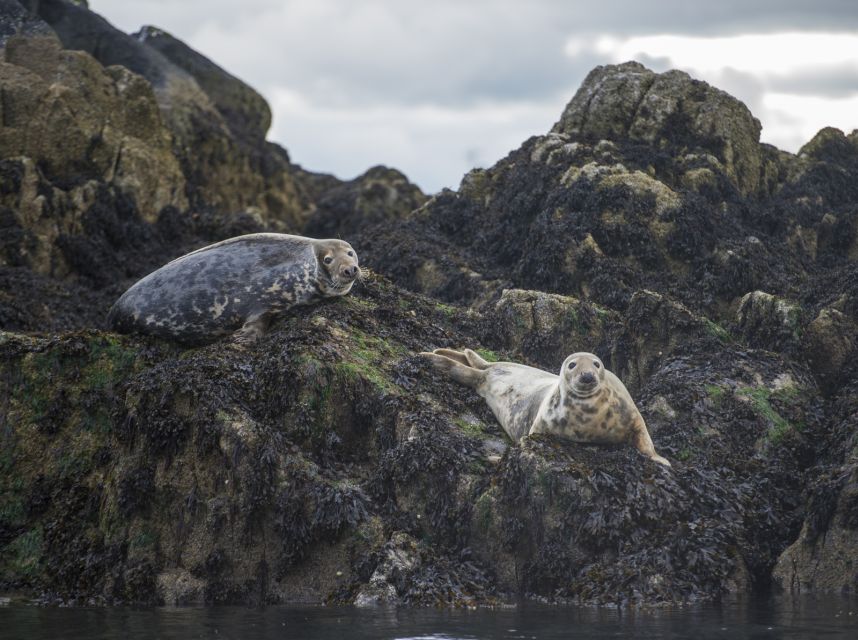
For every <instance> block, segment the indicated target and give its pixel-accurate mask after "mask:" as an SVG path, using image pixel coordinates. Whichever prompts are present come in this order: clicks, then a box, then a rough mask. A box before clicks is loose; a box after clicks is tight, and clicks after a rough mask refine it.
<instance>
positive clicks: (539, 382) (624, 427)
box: [421, 349, 670, 467]
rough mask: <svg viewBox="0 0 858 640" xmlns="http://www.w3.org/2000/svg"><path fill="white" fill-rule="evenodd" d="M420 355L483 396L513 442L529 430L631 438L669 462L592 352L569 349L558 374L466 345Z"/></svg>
mask: <svg viewBox="0 0 858 640" xmlns="http://www.w3.org/2000/svg"><path fill="white" fill-rule="evenodd" d="M421 355H423V356H425V357H426V358H428V359H429V360H430V361H431V362H432V364H433V365H434V366H435V368H436V369H437V370H439V371H441V372H443V373H445V374H446V375H448V376H450V377H451V378H453V379H454V380H456V381H457V382H460V383H462V384H464V385H467V386H469V387H471V388H473V389H475V390H476V391H477V393H479V394H480V395H481V396H482V397H483V398H485V400H486V402H487V403H488V405H489V407H491V409H492V412H493V413H494V414H495V417H496V418H497V419H498V422H500V424H501V426H502V427H503V429H504V431H506V433H507V434H508V435H509V437H510V438H512V440H513V441H515V442H518V441H519V440H521V439H522V438H523V437H524V436H527V435H530V434H532V433H551V434H554V435H558V436H562V437H565V438H569V439H570V440H574V441H576V442H590V443H602V444H615V443H622V442H629V443H631V444H632V445H633V446H634V447H635V448H636V449H637V450H638V451H640V452H641V453H643V454H644V455H645V456H647V457H648V458H650V459H652V460H654V461H655V462H658V463H660V464H663V465H666V466H668V467H669V466H670V462H668V461H667V459H665V458H663V457H662V456H660V455H658V454H657V453H656V452H655V447H654V446H653V444H652V439H651V438H650V436H649V432H648V431H647V428H646V423H645V422H644V419H643V416H641V414H640V411H638V408H637V406H636V405H635V403H634V400H632V397H631V395H629V392H628V390H627V389H626V387H625V385H624V384H623V383H622V382H621V381H620V379H619V378H617V376H615V375H614V374H613V373H611V372H610V371H608V370H607V369H606V368H605V365H604V364H603V363H602V361H601V360H600V359H599V358H598V357H597V356H596V355H594V354H592V353H585V352H580V353H573V354H572V355H571V356H569V357H568V358H566V360H564V361H563V366H562V367H561V369H560V373H559V375H554V374H553V373H548V372H547V371H542V370H541V369H534V368H533V367H528V366H526V365H523V364H516V363H514V362H491V363H490V362H486V361H485V360H483V359H482V358H481V357H480V356H479V355H477V354H476V353H474V352H473V351H471V350H470V349H465V350H464V351H454V350H452V349H436V350H435V351H433V352H432V353H425V352H424V353H422V354H421Z"/></svg>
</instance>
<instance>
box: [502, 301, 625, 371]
mask: <svg viewBox="0 0 858 640" xmlns="http://www.w3.org/2000/svg"><path fill="white" fill-rule="evenodd" d="M489 322H490V323H491V325H492V327H493V332H494V333H496V334H497V335H498V339H499V343H500V344H502V345H503V346H504V348H505V349H508V350H511V351H517V352H519V353H522V354H525V355H526V356H527V357H528V358H529V359H531V360H533V361H535V362H537V363H539V364H541V365H542V366H544V367H546V368H548V369H550V370H552V371H553V370H554V369H556V368H557V367H559V366H560V364H561V363H562V362H563V360H564V359H565V358H566V356H568V355H569V354H570V353H575V352H576V351H589V352H591V353H596V354H597V355H602V356H603V357H606V356H607V355H608V346H607V345H608V335H609V332H610V331H611V330H612V329H614V328H616V327H617V326H618V325H619V320H618V318H617V315H616V314H615V313H613V312H611V311H608V310H607V309H603V308H601V307H599V306H598V305H595V304H593V303H590V302H587V301H582V300H579V299H577V298H573V297H571V296H561V295H557V294H551V293H544V292H542V291H527V290H523V289H504V291H503V293H502V294H501V297H500V300H498V301H497V303H496V304H495V307H494V310H493V312H492V313H491V314H489Z"/></svg>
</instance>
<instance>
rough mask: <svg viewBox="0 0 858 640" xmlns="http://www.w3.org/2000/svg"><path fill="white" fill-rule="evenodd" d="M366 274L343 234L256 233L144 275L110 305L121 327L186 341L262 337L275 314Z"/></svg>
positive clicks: (343, 290)
mask: <svg viewBox="0 0 858 640" xmlns="http://www.w3.org/2000/svg"><path fill="white" fill-rule="evenodd" d="M359 274H360V267H359V266H358V258H357V254H356V253H355V250H354V249H353V248H352V246H351V245H350V244H349V243H348V242H343V241H342V240H314V239H313V238H303V237H301V236H290V235H286V234H283V233H254V234H250V235H246V236H238V237H236V238H230V239H229V240H224V241H223V242H218V243H217V244H213V245H210V246H208V247H203V248H202V249H198V250H197V251H193V252H191V253H189V254H187V255H184V256H182V257H181V258H176V259H175V260H173V261H172V262H170V263H168V264H166V265H164V266H163V267H161V268H160V269H158V270H157V271H155V272H153V273H150V274H149V275H148V276H146V277H145V278H143V279H142V280H140V281H138V282H137V283H136V284H135V285H134V286H132V287H131V288H130V289H128V291H126V292H125V293H124V294H122V297H120V298H119V300H117V301H116V303H115V304H114V305H113V307H112V308H111V309H110V314H109V315H108V318H107V320H108V323H109V325H110V327H111V328H113V329H115V330H116V331H119V332H121V333H130V332H138V333H148V334H152V335H157V336H161V337H165V338H171V339H173V340H177V341H179V342H185V343H190V344H194V343H204V342H210V341H213V340H216V339H217V338H219V337H221V336H224V335H228V334H230V333H235V334H236V340H237V341H239V342H249V341H253V340H256V339H257V338H258V337H259V336H261V335H262V334H263V333H264V332H265V330H266V328H267V326H268V323H269V322H270V320H271V319H272V318H273V317H275V316H276V315H277V314H279V313H281V312H283V311H286V310H287V309H290V308H292V307H294V306H296V305H299V304H309V303H312V302H315V301H317V300H320V299H321V298H329V297H333V296H342V295H345V294H347V293H348V292H349V290H350V289H351V288H352V285H353V284H354V282H355V279H356V278H357V277H358V275H359Z"/></svg>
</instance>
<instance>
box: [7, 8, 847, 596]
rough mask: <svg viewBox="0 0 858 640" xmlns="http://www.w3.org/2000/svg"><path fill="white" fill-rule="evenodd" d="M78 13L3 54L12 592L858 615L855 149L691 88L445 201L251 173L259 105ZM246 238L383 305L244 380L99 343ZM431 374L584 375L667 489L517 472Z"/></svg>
mask: <svg viewBox="0 0 858 640" xmlns="http://www.w3.org/2000/svg"><path fill="white" fill-rule="evenodd" d="M79 5H80V3H78V4H77V5H76V4H72V3H67V2H63V1H61V0H42V1H41V2H38V3H36V2H28V3H26V6H27V7H28V11H27V12H26V13H21V12H20V11H18V10H17V9H15V8H14V7H13V8H12V9H13V10H11V11H10V12H9V13H8V15H7V17H5V18H4V21H2V22H0V37H2V38H4V40H3V42H5V47H4V50H3V54H2V55H3V62H2V63H0V74H2V75H0V80H2V83H3V84H2V90H3V91H2V97H3V99H2V101H0V102H2V104H1V105H0V108H2V115H3V118H2V123H3V126H2V128H0V136H2V141H3V145H2V149H3V157H2V158H0V229H2V233H0V252H2V253H0V255H2V260H3V263H2V264H0V328H2V329H3V330H4V332H2V333H0V398H3V402H2V403H0V425H2V426H3V429H0V439H2V447H0V589H4V590H5V589H9V590H21V591H24V592H28V593H31V594H36V595H39V594H40V595H42V596H43V600H44V601H45V602H67V603H68V602H77V603H80V602H102V603H109V602H138V603H158V602H163V603H171V604H172V603H175V604H184V603H199V602H203V603H222V602H242V603H266V602H299V601H300V602H308V601H310V602H331V603H356V604H360V605H372V604H378V603H390V604H417V605H428V604H431V605H442V606H473V605H477V604H496V603H498V602H500V601H511V600H514V599H516V598H520V597H532V598H536V599H541V600H549V601H556V602H564V601H576V602H585V603H596V604H600V603H611V604H621V605H624V604H625V605H638V604H640V605H653V604H662V603H680V602H691V601H699V600H705V599H715V598H718V597H720V596H722V595H723V594H724V593H726V592H730V591H739V592H754V591H763V592H765V591H767V590H769V589H770V588H771V587H772V586H773V584H781V586H783V588H786V589H801V590H808V589H813V590H834V589H843V588H850V589H851V588H854V575H853V574H852V573H850V572H849V570H848V568H847V569H843V570H838V568H837V564H836V563H837V560H838V558H846V559H847V560H849V559H851V558H852V555H854V554H852V555H850V551H849V549H850V545H852V546H854V544H853V543H854V530H855V528H856V524H855V523H856V521H858V520H856V517H855V513H854V512H855V504H856V501H855V495H854V494H855V487H854V484H855V482H854V480H855V478H854V475H855V468H854V467H855V447H856V441H855V433H856V430H855V416H856V415H858V407H856V400H855V398H856V397H858V395H856V381H858V366H856V365H855V364H854V362H855V358H854V357H853V356H854V352H855V343H856V340H858V333H856V331H858V330H856V322H858V269H856V267H855V264H854V257H855V254H856V249H855V247H856V246H858V245H856V219H858V217H856V215H858V210H856V209H855V205H854V203H855V202H856V201H858V192H856V187H855V185H856V184H858V152H856V151H855V149H856V147H855V134H854V133H853V134H850V135H845V134H843V133H842V132H839V131H837V130H832V129H825V130H823V131H821V132H820V133H819V134H818V135H817V136H816V137H815V138H814V139H813V140H812V141H810V142H809V143H808V145H806V147H805V148H804V149H803V150H802V151H801V153H800V154H799V155H797V156H793V155H791V154H787V153H784V152H779V151H778V150H776V149H774V148H772V147H769V146H767V145H760V144H759V142H758V133H759V125H758V123H756V121H755V120H754V119H753V117H752V116H751V115H750V114H749V113H748V112H747V109H745V108H744V106H742V105H741V103H739V102H738V101H736V100H734V99H732V98H730V97H729V96H727V95H726V94H724V93H723V92H720V91H718V90H717V89H714V88H712V87H709V86H708V85H706V84H705V83H701V82H697V81H695V80H693V79H691V78H689V77H688V76H687V75H685V74H683V73H679V72H668V73H665V74H655V73H653V72H651V71H649V70H647V69H645V68H644V67H642V66H640V65H638V64H635V63H630V64H625V65H618V66H612V67H602V68H599V69H597V70H595V71H594V72H593V73H592V74H591V75H590V76H589V77H588V79H587V80H586V81H585V83H584V86H583V87H582V89H581V91H580V92H579V93H578V94H577V95H576V96H575V97H574V98H573V100H572V102H571V103H570V104H569V106H568V107H567V109H566V111H565V112H564V113H563V115H562V117H561V120H560V122H559V123H558V125H557V126H556V127H555V129H554V130H553V131H551V132H549V133H547V134H546V135H542V136H536V137H534V138H531V139H530V140H528V141H526V142H525V143H524V144H523V145H522V146H521V147H520V148H519V149H517V150H514V151H512V152H511V153H510V154H509V156H508V157H506V158H504V159H503V160H501V161H499V162H498V163H497V164H496V165H495V166H493V167H490V168H487V169H479V170H474V171H471V172H470V173H468V174H467V175H466V176H465V177H464V178H463V180H462V183H461V185H460V187H459V189H458V191H450V190H445V191H443V192H441V193H439V194H436V195H435V196H433V197H432V198H429V199H427V198H425V197H424V196H423V194H422V193H420V191H419V189H417V188H416V187H415V186H414V185H413V184H411V183H410V182H409V181H408V180H407V178H406V177H405V176H404V175H402V174H401V173H399V172H398V171H396V170H394V169H388V168H385V167H375V168H373V169H370V170H369V171H367V172H366V173H365V174H364V175H362V176H359V177H358V178H356V179H354V180H351V181H348V182H343V181H340V180H338V179H336V178H334V177H332V176H328V175H321V174H312V173H310V172H307V171H304V170H302V169H301V168H300V167H298V166H296V165H294V164H292V163H291V161H290V159H289V156H288V154H287V153H286V151H285V150H283V149H281V148H280V147H277V146H276V145H272V144H270V143H267V142H265V141H264V135H265V130H266V128H267V126H268V119H269V111H268V108H267V106H266V105H265V104H264V101H262V100H261V98H260V97H259V95H258V94H257V93H256V92H255V91H253V90H252V89H250V88H249V87H247V86H246V85H244V84H243V83H242V82H241V81H239V80H237V79H235V78H233V77H231V76H230V75H229V74H228V73H227V72H226V71H224V70H222V69H220V68H219V67H217V66H216V65H215V64H214V63H211V62H210V61H208V60H206V59H205V58H204V57H202V56H201V55H200V54H198V53H196V52H194V51H192V50H191V49H189V48H188V47H186V46H185V45H183V44H182V43H180V42H179V41H177V40H175V39H174V38H172V37H171V36H169V35H167V34H164V33H163V32H160V31H158V30H157V29H155V28H153V27H150V28H146V29H144V30H143V31H142V32H141V33H140V34H138V36H137V37H132V36H128V35H126V34H124V33H121V32H119V31H118V30H116V29H114V28H113V27H111V26H110V25H109V24H107V23H106V22H105V21H104V20H102V19H101V18H99V17H98V16H96V15H95V14H93V13H92V12H90V11H88V10H87V9H86V7H85V6H79ZM9 6H10V5H8V4H3V5H0V7H7V8H8V7H9ZM22 6H24V5H22ZM33 30H35V31H38V32H40V33H46V34H47V38H44V37H43V38H40V39H33V38H25V37H22V36H21V35H17V36H14V37H8V38H7V36H8V35H9V34H10V33H12V32H13V31H14V32H16V33H18V32H21V33H28V32H32V31H33ZM52 33H53V34H55V35H54V36H52V35H51V34H52ZM264 230H275V231H278V230H281V231H282V230H288V231H302V232H305V233H310V234H313V235H331V236H337V235H343V236H345V237H347V238H348V240H349V241H350V242H352V244H353V245H354V246H355V247H356V249H357V250H358V252H359V254H360V256H361V262H362V264H363V265H365V266H368V267H369V268H370V270H368V272H367V276H366V278H364V279H363V281H362V282H361V285H360V286H359V287H356V290H355V291H354V292H353V293H352V294H350V295H349V296H348V297H345V298H343V299H340V300H336V301H329V302H328V303H323V304H319V305H316V306H312V307H308V308H301V309H296V310H295V311H294V313H290V314H289V315H288V316H287V317H286V318H284V319H283V320H282V322H281V323H280V324H279V325H277V326H275V327H274V328H273V330H272V332H270V333H269V334H268V335H267V336H266V337H265V338H264V339H263V341H262V342H261V343H260V344H258V345H254V346H251V347H249V348H248V349H246V350H244V349H235V348H232V347H231V346H229V345H228V344H225V343H217V344H213V345H209V346H206V347H202V348H199V349H193V350H181V349H179V348H178V347H176V346H175V345H172V344H169V343H165V342H161V341H158V340H154V339H146V338H139V337H120V336H117V335H113V334H109V333H103V332H100V331H98V327H99V326H101V323H102V322H103V317H104V314H105V312H106V310H107V308H108V307H109V306H110V304H111V303H112V302H113V301H114V300H115V298H116V297H117V296H118V295H119V293H121V291H122V290H123V289H124V288H125V287H126V286H127V285H128V284H129V283H130V282H131V281H133V280H134V279H136V278H138V277H140V276H141V275H142V274H144V273H146V272H147V271H148V270H151V269H153V268H155V267H157V266H159V265H160V264H163V263H164V262H166V261H167V260H169V259H171V258H173V257H175V256H177V255H180V254H182V253H184V252H186V251H187V250H190V249H192V248H194V247H197V246H200V245H202V244H205V243H208V242H211V241H213V240H217V239H221V238H224V237H227V236H230V235H237V234H239V233H246V232H251V231H264ZM370 271H375V272H378V273H381V274H383V275H384V276H387V278H389V279H385V278H384V277H374V276H372V275H371V272H370ZM415 292H417V293H415ZM421 294H429V296H426V295H421ZM84 327H85V329H84V330H81V328H84ZM10 329H11V330H14V331H16V332H12V331H9V330H10ZM20 331H25V332H35V333H36V335H27V334H26V333H19V332H20ZM47 332H59V333H58V334H57V335H50V334H48V333H47ZM437 347H472V348H478V349H480V351H481V353H483V354H484V357H486V358H487V359H494V358H498V357H503V358H510V359H515V360H520V361H523V362H528V363H532V364H536V365H539V366H542V367H543V368H547V369H553V368H555V367H556V366H557V365H558V364H559V362H560V361H562V359H563V357H564V356H565V355H566V354H567V353H568V352H569V351H573V350H574V351H577V350H587V351H595V352H597V353H598V354H599V355H600V356H602V357H603V358H604V359H605V363H606V365H609V367H610V368H611V370H613V371H615V372H616V373H618V374H619V375H620V377H621V378H622V379H623V380H624V381H625V382H626V384H627V386H628V388H629V389H630V391H631V392H632V394H633V396H634V398H635V401H636V403H637V404H638V406H639V408H640V410H641V414H642V415H643V417H644V419H645V420H646V422H647V425H648V428H649V431H650V433H651V434H652V437H653V439H654V441H655V445H656V447H657V449H658V450H659V451H660V452H662V453H663V454H664V455H666V456H667V457H668V458H669V459H670V460H671V462H672V464H673V467H672V468H671V469H670V470H668V469H666V468H662V467H660V466H658V465H654V464H653V463H651V462H650V461H648V460H646V459H645V458H643V457H642V456H640V455H639V454H638V453H637V452H635V451H634V450H633V449H631V448H630V447H626V446H617V447H595V446H582V445H578V444H574V443H568V442H564V441H561V440H558V439H556V438H552V437H550V436H541V437H535V438H529V439H525V440H524V441H523V443H522V444H521V445H520V446H515V445H513V444H512V443H510V442H509V441H508V439H507V438H506V437H505V435H504V434H503V433H502V432H501V430H500V427H499V426H498V424H497V422H496V420H495V419H494V417H493V415H492V413H491V411H490V410H489V408H488V407H487V406H486V404H485V402H484V401H483V400H482V399H481V398H480V397H479V396H478V395H477V394H475V393H473V392H472V391H470V390H468V389H466V388H464V387H462V386H459V385H456V384H455V383H454V382H452V381H450V380H447V379H445V378H440V377H438V376H437V375H435V374H433V372H432V371H431V369H429V368H428V367H427V366H426V365H425V363H424V362H423V361H422V360H421V359H420V358H419V357H417V356H416V355H415V354H416V352H418V351H423V350H427V349H433V348H437ZM677 531H678V532H679V534H677Z"/></svg>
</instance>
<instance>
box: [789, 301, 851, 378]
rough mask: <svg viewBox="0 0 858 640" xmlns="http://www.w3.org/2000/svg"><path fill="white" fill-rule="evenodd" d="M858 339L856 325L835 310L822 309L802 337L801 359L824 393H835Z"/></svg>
mask: <svg viewBox="0 0 858 640" xmlns="http://www.w3.org/2000/svg"><path fill="white" fill-rule="evenodd" d="M856 340H858V329H856V326H855V323H854V322H853V321H852V320H851V319H850V318H849V317H848V316H846V315H845V314H843V313H841V312H840V311H837V310H836V309H822V310H821V311H820V312H819V314H818V315H817V316H816V318H815V319H814V320H813V321H812V322H811V323H810V324H809V325H807V328H806V330H805V333H804V335H803V336H802V350H803V353H804V357H805V358H806V359H807V362H808V364H809V366H810V368H811V370H812V371H813V373H814V375H816V377H817V379H818V380H819V384H820V386H821V387H822V388H823V390H824V391H825V392H827V393H832V392H834V391H835V390H836V389H837V388H838V385H839V384H840V382H841V381H842V375H843V373H844V366H845V365H846V364H847V363H848V362H849V361H850V359H851V357H852V354H853V352H854V349H855V345H856Z"/></svg>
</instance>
